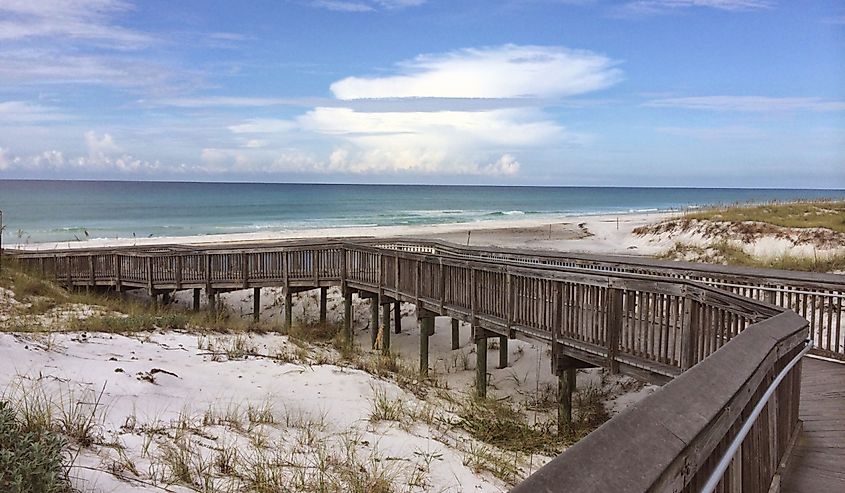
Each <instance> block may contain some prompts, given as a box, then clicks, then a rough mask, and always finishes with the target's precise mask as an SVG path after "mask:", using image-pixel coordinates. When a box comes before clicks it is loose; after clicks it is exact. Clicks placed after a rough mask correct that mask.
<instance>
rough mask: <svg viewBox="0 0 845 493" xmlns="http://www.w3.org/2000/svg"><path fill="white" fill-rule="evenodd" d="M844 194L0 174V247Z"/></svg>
mask: <svg viewBox="0 0 845 493" xmlns="http://www.w3.org/2000/svg"><path fill="white" fill-rule="evenodd" d="M799 198H845V190H783V189H706V188H695V189H691V188H609V187H486V186H485V187H482V186H439V185H316V184H260V183H173V182H167V183H164V182H97V181H34V180H33V181H30V180H25V181H16V180H0V210H2V211H3V222H4V224H5V225H6V226H7V229H6V231H5V232H4V235H3V240H4V243H6V244H8V243H17V242H18V241H19V240H18V238H19V237H20V238H21V239H22V241H24V242H25V241H27V239H28V240H29V241H30V242H34V243H37V242H48V241H69V240H74V239H86V238H116V237H118V238H131V237H133V236H135V237H139V238H143V237H149V236H153V237H156V236H184V235H203V234H221V233H246V232H260V231H285V230H293V229H312V228H326V227H371V226H392V225H421V224H442V223H469V222H475V221H485V220H491V219H504V218H508V217H512V218H515V217H524V218H530V217H536V218H540V217H542V216H549V215H555V216H564V215H581V214H600V213H628V212H638V211H639V212H645V211H667V210H678V209H682V208H685V207H690V206H699V205H706V204H725V203H733V202H761V201H769V200H792V199H799Z"/></svg>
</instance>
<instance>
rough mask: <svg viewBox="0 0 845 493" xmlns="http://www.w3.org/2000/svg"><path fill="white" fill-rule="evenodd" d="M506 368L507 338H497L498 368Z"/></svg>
mask: <svg viewBox="0 0 845 493" xmlns="http://www.w3.org/2000/svg"><path fill="white" fill-rule="evenodd" d="M507 367H508V337H507V336H499V368H507Z"/></svg>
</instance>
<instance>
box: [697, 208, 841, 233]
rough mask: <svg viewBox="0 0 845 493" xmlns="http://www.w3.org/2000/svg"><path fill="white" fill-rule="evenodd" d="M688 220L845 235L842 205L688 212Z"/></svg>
mask: <svg viewBox="0 0 845 493" xmlns="http://www.w3.org/2000/svg"><path fill="white" fill-rule="evenodd" d="M683 218H684V219H687V220H693V219H698V220H707V221H728V222H748V221H751V222H758V223H766V224H772V225H775V226H781V227H784V228H825V229H829V230H832V231H836V232H839V233H845V201H826V200H819V201H799V202H771V203H767V204H759V205H732V206H726V207H719V208H711V209H704V210H701V211H694V212H687V213H685V214H684V216H683Z"/></svg>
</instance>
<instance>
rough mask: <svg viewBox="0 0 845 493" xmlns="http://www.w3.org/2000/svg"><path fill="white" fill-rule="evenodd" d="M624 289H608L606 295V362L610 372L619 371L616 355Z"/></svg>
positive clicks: (620, 332) (621, 319)
mask: <svg viewBox="0 0 845 493" xmlns="http://www.w3.org/2000/svg"><path fill="white" fill-rule="evenodd" d="M623 297H624V291H622V290H621V289H616V288H609V289H608V296H607V364H608V367H609V368H610V372H611V373H619V362H618V361H617V360H616V355H617V354H618V352H619V338H620V336H621V334H622V321H623V312H622V302H623V299H624V298H623Z"/></svg>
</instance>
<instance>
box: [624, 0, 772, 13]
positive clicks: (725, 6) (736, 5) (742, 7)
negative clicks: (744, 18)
mask: <svg viewBox="0 0 845 493" xmlns="http://www.w3.org/2000/svg"><path fill="white" fill-rule="evenodd" d="M772 6H773V2H772V1H770V0H637V1H634V2H628V3H627V4H625V5H623V7H622V9H623V10H624V11H627V12H631V13H660V12H667V11H675V10H681V9H688V8H693V7H701V8H710V9H716V10H724V11H728V12H743V11H752V10H763V9H768V8H771V7H772Z"/></svg>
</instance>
